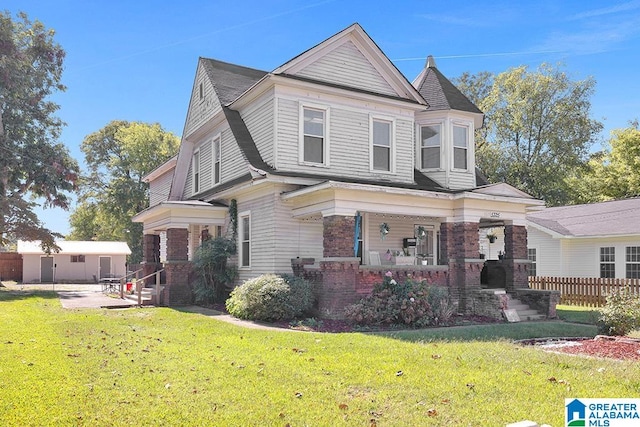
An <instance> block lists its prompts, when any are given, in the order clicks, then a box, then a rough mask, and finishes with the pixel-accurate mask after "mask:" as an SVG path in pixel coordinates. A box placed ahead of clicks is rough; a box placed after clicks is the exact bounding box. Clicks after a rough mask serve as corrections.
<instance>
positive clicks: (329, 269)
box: [318, 215, 360, 318]
mask: <svg viewBox="0 0 640 427" xmlns="http://www.w3.org/2000/svg"><path fill="white" fill-rule="evenodd" d="M354 236H355V216H340V215H332V216H326V217H324V218H323V256H324V258H323V259H322V260H320V271H321V272H322V283H321V285H320V289H318V309H319V310H320V312H321V313H322V314H323V315H325V316H329V317H334V318H341V317H343V316H344V313H343V312H344V308H345V307H346V306H347V305H349V304H353V303H355V302H357V301H358V300H359V298H360V296H359V295H358V294H357V293H356V284H357V283H356V282H357V276H358V270H359V265H360V262H359V260H358V258H356V257H355V256H354V253H353V242H354Z"/></svg>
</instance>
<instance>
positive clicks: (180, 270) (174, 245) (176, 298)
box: [164, 228, 193, 306]
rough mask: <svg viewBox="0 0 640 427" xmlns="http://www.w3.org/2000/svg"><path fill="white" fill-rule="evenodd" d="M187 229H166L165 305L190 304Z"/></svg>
mask: <svg viewBox="0 0 640 427" xmlns="http://www.w3.org/2000/svg"><path fill="white" fill-rule="evenodd" d="M188 254H189V230H187V229H186V228H169V229H167V261H166V262H165V264H164V269H165V272H166V276H167V283H166V288H165V291H164V293H165V302H166V304H167V305H170V306H171V305H184V304H191V302H192V300H193V298H192V291H191V283H190V281H189V275H190V273H191V262H189V258H188V256H189V255H188Z"/></svg>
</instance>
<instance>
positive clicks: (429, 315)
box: [345, 272, 453, 327]
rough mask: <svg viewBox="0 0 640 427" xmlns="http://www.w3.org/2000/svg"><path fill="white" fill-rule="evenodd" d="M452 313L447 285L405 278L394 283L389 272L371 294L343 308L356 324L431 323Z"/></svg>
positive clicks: (412, 324) (448, 317)
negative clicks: (430, 283)
mask: <svg viewBox="0 0 640 427" xmlns="http://www.w3.org/2000/svg"><path fill="white" fill-rule="evenodd" d="M452 315H453V308H452V305H451V304H450V302H449V295H448V291H447V289H446V288H442V287H438V286H432V285H429V284H428V283H427V282H425V281H421V282H417V281H415V280H412V279H411V278H408V279H407V280H406V281H405V282H404V283H397V282H396V281H395V279H393V275H392V273H391V272H387V273H386V274H385V277H384V280H383V282H382V283H378V284H376V285H375V286H374V288H373V292H372V293H371V295H368V296H367V297H365V298H363V299H362V300H360V301H359V302H358V303H356V304H353V305H350V306H348V307H347V308H346V309H345V316H346V318H347V319H349V320H351V321H352V322H354V323H356V324H358V325H407V326H416V327H423V326H430V325H440V324H445V323H447V322H448V321H449V320H450V319H451V316H452Z"/></svg>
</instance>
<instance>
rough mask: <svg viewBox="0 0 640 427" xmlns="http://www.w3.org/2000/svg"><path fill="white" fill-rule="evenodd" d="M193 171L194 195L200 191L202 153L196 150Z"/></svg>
mask: <svg viewBox="0 0 640 427" xmlns="http://www.w3.org/2000/svg"><path fill="white" fill-rule="evenodd" d="M191 170H192V173H193V177H192V178H193V193H194V194H195V193H198V192H199V191H200V151H198V150H196V152H195V153H193V162H192V164H191Z"/></svg>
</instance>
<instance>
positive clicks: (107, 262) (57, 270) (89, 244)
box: [18, 240, 131, 283]
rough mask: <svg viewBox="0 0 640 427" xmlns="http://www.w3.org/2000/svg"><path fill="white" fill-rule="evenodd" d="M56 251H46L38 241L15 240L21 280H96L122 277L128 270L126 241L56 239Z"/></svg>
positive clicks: (68, 281)
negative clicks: (20, 257)
mask: <svg viewBox="0 0 640 427" xmlns="http://www.w3.org/2000/svg"><path fill="white" fill-rule="evenodd" d="M56 245H58V246H59V247H60V251H59V252H52V253H51V254H46V253H45V252H44V251H43V250H42V248H41V247H40V241H32V242H25V241H18V253H20V254H22V281H23V283H56V282H57V283H61V282H66V283H71V282H75V283H95V282H97V281H99V280H100V279H103V278H108V277H122V276H124V275H125V274H126V270H127V255H130V254H131V249H129V246H128V245H127V243H126V242H94V241H67V240H61V241H57V242H56Z"/></svg>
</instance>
